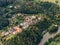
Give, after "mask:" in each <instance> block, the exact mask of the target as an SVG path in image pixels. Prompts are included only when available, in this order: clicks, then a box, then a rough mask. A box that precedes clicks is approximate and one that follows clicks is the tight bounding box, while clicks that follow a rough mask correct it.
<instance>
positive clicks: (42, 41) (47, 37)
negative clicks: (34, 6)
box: [38, 27, 60, 45]
mask: <svg viewBox="0 0 60 45" xmlns="http://www.w3.org/2000/svg"><path fill="white" fill-rule="evenodd" d="M59 33H60V27H59V29H58V31H57V32H56V33H54V34H49V33H48V32H47V33H46V34H45V35H44V36H43V39H42V40H41V42H40V43H39V44H38V45H44V43H45V42H46V41H48V39H49V38H53V37H54V36H56V35H57V34H59Z"/></svg>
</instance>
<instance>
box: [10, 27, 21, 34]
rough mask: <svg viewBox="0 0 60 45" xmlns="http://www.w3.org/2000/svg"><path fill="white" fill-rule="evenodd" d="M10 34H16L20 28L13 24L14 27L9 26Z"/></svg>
mask: <svg viewBox="0 0 60 45" xmlns="http://www.w3.org/2000/svg"><path fill="white" fill-rule="evenodd" d="M9 32H10V33H11V34H17V33H19V32H22V29H21V28H19V27H18V26H15V27H11V29H10V31H9Z"/></svg>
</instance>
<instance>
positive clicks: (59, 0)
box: [41, 0, 60, 6]
mask: <svg viewBox="0 0 60 45" xmlns="http://www.w3.org/2000/svg"><path fill="white" fill-rule="evenodd" d="M41 1H43V2H45V1H48V2H52V3H55V1H56V0H41ZM57 1H58V3H57V4H58V5H59V6H60V0H57Z"/></svg>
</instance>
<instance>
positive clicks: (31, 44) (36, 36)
mask: <svg viewBox="0 0 60 45" xmlns="http://www.w3.org/2000/svg"><path fill="white" fill-rule="evenodd" d="M35 28H36V27H35ZM35 28H34V27H31V28H28V30H26V31H23V32H22V33H19V34H17V35H16V36H15V37H14V38H12V39H10V40H2V42H3V44H4V45H37V44H38V43H39V42H40V40H41V39H42V34H41V31H40V30H36V29H35Z"/></svg>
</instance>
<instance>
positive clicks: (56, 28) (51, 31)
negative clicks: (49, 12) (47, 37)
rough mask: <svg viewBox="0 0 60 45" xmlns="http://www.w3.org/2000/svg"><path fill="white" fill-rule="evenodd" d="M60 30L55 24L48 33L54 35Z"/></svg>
mask: <svg viewBox="0 0 60 45" xmlns="http://www.w3.org/2000/svg"><path fill="white" fill-rule="evenodd" d="M57 30H58V26H55V25H54V24H52V25H51V26H50V27H49V28H48V32H49V33H54V32H56V31H57Z"/></svg>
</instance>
